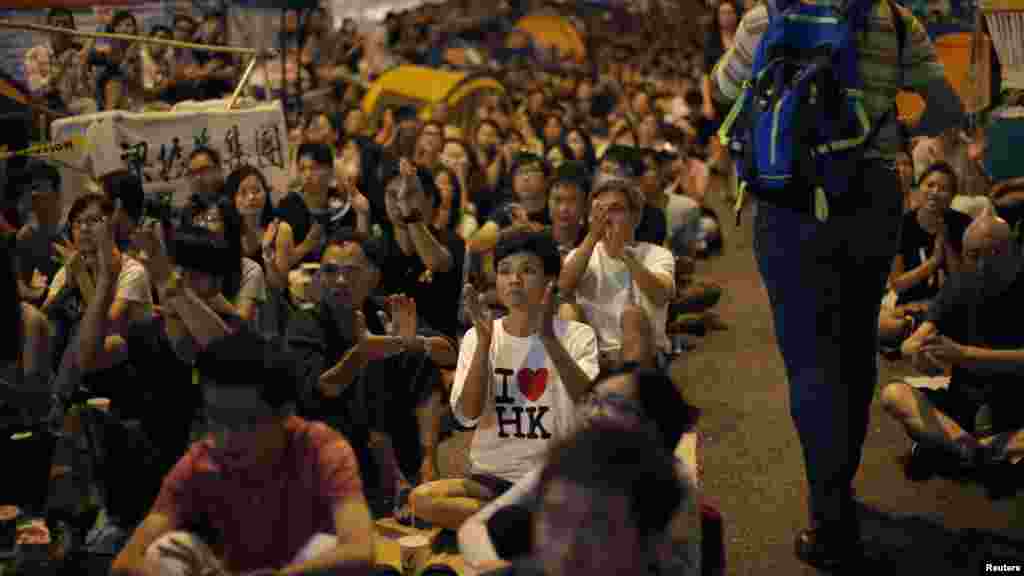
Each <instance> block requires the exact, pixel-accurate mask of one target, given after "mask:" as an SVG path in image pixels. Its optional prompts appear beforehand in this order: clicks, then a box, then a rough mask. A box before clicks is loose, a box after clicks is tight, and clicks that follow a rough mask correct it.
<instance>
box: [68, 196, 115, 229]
mask: <svg viewBox="0 0 1024 576" xmlns="http://www.w3.org/2000/svg"><path fill="white" fill-rule="evenodd" d="M90 206H99V207H100V211H101V212H103V213H104V214H106V215H107V216H109V215H111V214H113V213H114V203H113V202H111V201H110V200H109V199H107V197H106V196H104V195H102V194H83V195H81V196H79V197H78V198H75V201H74V202H72V204H71V209H70V210H68V224H74V223H75V220H78V217H79V216H81V215H82V212H85V211H86V210H87V209H88V208H89V207H90Z"/></svg>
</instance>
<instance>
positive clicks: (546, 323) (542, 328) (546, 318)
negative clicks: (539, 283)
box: [536, 282, 558, 338]
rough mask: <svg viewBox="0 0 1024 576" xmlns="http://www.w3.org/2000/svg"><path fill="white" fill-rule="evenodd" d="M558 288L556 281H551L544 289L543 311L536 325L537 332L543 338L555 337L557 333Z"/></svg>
mask: <svg viewBox="0 0 1024 576" xmlns="http://www.w3.org/2000/svg"><path fill="white" fill-rule="evenodd" d="M557 294H558V288H557V286H556V285H555V283H554V282H549V283H548V286H547V288H546V289H545V290H544V300H543V302H542V306H543V312H542V313H541V315H540V317H539V318H538V321H539V325H538V326H537V327H536V329H537V333H538V334H540V336H541V337H542V338H548V337H553V336H554V335H555V315H556V314H557V309H558V306H557V304H556V302H557V300H558V298H557V297H556V296H557Z"/></svg>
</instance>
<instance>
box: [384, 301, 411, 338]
mask: <svg viewBox="0 0 1024 576" xmlns="http://www.w3.org/2000/svg"><path fill="white" fill-rule="evenodd" d="M388 310H389V312H390V314H391V321H392V323H393V324H392V330H393V331H394V335H395V336H399V337H401V338H414V337H415V336H416V328H417V326H416V301H415V300H413V299H412V298H410V297H408V296H406V295H405V294H395V295H393V296H388Z"/></svg>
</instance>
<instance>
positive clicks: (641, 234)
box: [636, 205, 668, 246]
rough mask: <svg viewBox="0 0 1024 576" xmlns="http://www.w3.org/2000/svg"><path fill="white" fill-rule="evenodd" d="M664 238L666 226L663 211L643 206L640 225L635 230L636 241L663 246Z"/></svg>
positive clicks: (666, 234)
mask: <svg viewBox="0 0 1024 576" xmlns="http://www.w3.org/2000/svg"><path fill="white" fill-rule="evenodd" d="M666 236H668V224H667V223H666V222H665V211H664V210H662V209H661V208H658V207H655V206H650V205H644V212H643V214H642V215H641V216H640V225H639V226H637V228H636V241H637V242H649V243H651V244H656V245H658V246H664V245H665V237H666Z"/></svg>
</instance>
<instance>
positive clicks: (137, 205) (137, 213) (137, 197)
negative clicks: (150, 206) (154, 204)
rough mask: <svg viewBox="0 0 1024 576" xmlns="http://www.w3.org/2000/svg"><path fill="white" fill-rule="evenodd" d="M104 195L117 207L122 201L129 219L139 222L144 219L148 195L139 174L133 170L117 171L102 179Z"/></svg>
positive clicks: (122, 207)
mask: <svg viewBox="0 0 1024 576" xmlns="http://www.w3.org/2000/svg"><path fill="white" fill-rule="evenodd" d="M100 181H101V183H102V187H103V194H104V195H106V197H107V198H109V199H110V201H111V202H112V203H114V204H115V205H116V204H117V201H118V200H120V201H121V209H122V210H123V211H124V213H125V214H127V215H128V217H129V218H131V219H132V220H134V221H135V222H138V221H139V220H141V219H142V212H143V206H144V204H145V200H146V193H145V192H144V191H143V189H142V181H141V180H139V176H138V174H136V173H135V172H132V171H131V170H115V171H113V172H111V173H109V174H106V175H105V176H103V178H101V179H100Z"/></svg>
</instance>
